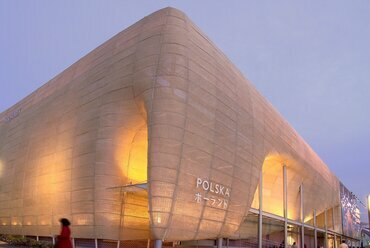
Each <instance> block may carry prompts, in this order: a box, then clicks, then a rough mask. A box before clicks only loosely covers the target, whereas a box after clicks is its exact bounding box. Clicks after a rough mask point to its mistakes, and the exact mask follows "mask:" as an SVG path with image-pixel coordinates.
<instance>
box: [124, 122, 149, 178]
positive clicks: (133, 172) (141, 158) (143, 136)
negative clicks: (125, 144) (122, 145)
mask: <svg viewBox="0 0 370 248" xmlns="http://www.w3.org/2000/svg"><path fill="white" fill-rule="evenodd" d="M147 154H148V133H147V129H146V127H145V128H143V129H141V130H140V131H139V132H138V133H137V134H136V135H135V138H134V140H133V143H132V147H131V151H130V155H129V161H128V163H129V164H128V175H127V176H128V178H129V180H132V182H145V181H147V168H148V159H147V158H148V155H147Z"/></svg>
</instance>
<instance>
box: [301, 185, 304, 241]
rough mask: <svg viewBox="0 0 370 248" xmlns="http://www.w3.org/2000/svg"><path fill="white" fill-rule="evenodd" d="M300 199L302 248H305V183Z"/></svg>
mask: <svg viewBox="0 0 370 248" xmlns="http://www.w3.org/2000/svg"><path fill="white" fill-rule="evenodd" d="M300 193H301V194H300V198H301V247H302V248H303V247H304V208H303V183H302V184H301V190H300Z"/></svg>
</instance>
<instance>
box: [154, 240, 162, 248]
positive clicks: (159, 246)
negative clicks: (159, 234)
mask: <svg viewBox="0 0 370 248" xmlns="http://www.w3.org/2000/svg"><path fill="white" fill-rule="evenodd" d="M154 248H162V240H160V239H156V240H155V241H154Z"/></svg>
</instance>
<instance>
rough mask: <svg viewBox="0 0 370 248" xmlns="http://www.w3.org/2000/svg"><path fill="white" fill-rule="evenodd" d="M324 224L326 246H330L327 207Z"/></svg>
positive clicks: (326, 247)
mask: <svg viewBox="0 0 370 248" xmlns="http://www.w3.org/2000/svg"><path fill="white" fill-rule="evenodd" d="M324 221H325V222H324V224H325V248H328V247H329V246H328V244H329V243H328V220H327V214H326V209H325V211H324Z"/></svg>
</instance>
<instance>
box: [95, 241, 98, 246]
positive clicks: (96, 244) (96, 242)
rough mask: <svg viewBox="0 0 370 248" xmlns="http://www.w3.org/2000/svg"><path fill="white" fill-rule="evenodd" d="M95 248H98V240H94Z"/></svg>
mask: <svg viewBox="0 0 370 248" xmlns="http://www.w3.org/2000/svg"><path fill="white" fill-rule="evenodd" d="M95 248H98V239H95Z"/></svg>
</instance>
